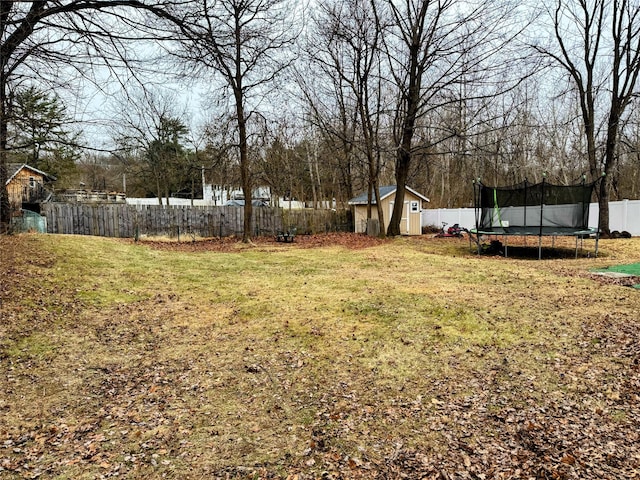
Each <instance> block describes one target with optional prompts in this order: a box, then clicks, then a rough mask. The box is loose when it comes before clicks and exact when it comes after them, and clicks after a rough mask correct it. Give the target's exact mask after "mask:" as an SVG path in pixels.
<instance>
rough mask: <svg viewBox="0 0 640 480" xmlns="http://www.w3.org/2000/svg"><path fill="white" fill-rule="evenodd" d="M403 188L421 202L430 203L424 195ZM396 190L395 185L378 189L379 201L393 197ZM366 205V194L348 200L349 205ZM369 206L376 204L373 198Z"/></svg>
mask: <svg viewBox="0 0 640 480" xmlns="http://www.w3.org/2000/svg"><path fill="white" fill-rule="evenodd" d="M404 188H406V189H407V190H408V191H409V192H411V193H413V194H414V195H415V196H416V197H418V198H420V199H421V200H422V201H424V202H429V201H430V200H429V199H428V198H427V197H425V196H424V195H421V194H419V193H418V192H416V191H415V190H414V189H412V188H409V187H406V186H405V187H404ZM397 189H398V187H397V186H396V185H386V186H384V187H380V200H384V199H385V198H387V197H389V196H390V195H393V194H394V193H396V190H397ZM367 203H368V201H367V192H364V193H361V194H360V195H358V196H357V197H355V198H352V199H351V200H349V205H366V204H367ZM371 204H372V205H375V204H376V199H375V196H374V197H373V198H372V199H371Z"/></svg>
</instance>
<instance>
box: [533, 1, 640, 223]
mask: <svg viewBox="0 0 640 480" xmlns="http://www.w3.org/2000/svg"><path fill="white" fill-rule="evenodd" d="M547 13H548V16H547V18H548V19H549V20H550V28H551V29H552V40H551V41H550V42H549V44H542V43H536V44H534V48H535V49H536V50H537V51H538V52H539V53H541V54H542V55H544V56H546V57H547V58H549V59H550V60H551V61H552V62H553V64H554V65H555V66H558V67H559V68H561V69H562V70H563V71H564V72H565V73H566V75H567V77H568V79H569V82H570V85H571V87H572V90H573V91H574V92H575V95H576V97H577V101H578V104H579V107H580V113H581V117H582V123H583V125H582V128H583V134H584V138H585V140H586V144H587V152H586V154H587V157H588V160H589V169H590V173H591V176H592V177H595V178H597V177H598V176H599V175H604V178H603V179H602V182H601V184H600V188H599V195H598V201H599V206H600V208H599V218H598V226H599V228H600V229H601V230H602V231H603V232H605V233H608V232H609V198H610V185H611V182H612V174H613V173H614V171H615V168H616V165H617V161H618V151H617V149H618V138H619V135H620V129H621V127H622V124H623V121H624V116H625V113H626V111H627V109H628V107H629V105H630V104H631V101H632V100H633V98H634V97H635V96H636V94H637V92H636V87H637V82H638V75H639V74H640V4H639V3H638V2H637V1H633V0H631V1H630V0H613V1H607V0H557V1H555V2H553V3H552V4H550V5H549V6H548V7H547Z"/></svg>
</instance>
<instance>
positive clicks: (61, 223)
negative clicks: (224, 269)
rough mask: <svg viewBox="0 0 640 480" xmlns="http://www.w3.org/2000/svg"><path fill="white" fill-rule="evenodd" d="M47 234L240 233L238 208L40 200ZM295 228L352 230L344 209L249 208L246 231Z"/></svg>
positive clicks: (265, 232)
mask: <svg viewBox="0 0 640 480" xmlns="http://www.w3.org/2000/svg"><path fill="white" fill-rule="evenodd" d="M41 212H42V215H44V216H45V217H46V218H47V232H48V233H63V234H76V235H96V236H101V237H122V238H135V237H138V236H140V235H148V236H170V237H179V236H181V235H184V236H187V235H196V236H200V237H228V236H234V235H235V236H240V235H242V233H243V230H244V228H243V225H244V208H243V207H214V206H209V207H198V206H194V207H192V206H166V205H127V204H83V203H57V202H55V203H44V204H42V208H41ZM289 228H296V229H297V232H298V234H311V233H321V232H328V231H353V225H352V220H351V212H350V211H348V210H338V211H336V210H286V209H282V208H271V207H255V208H254V209H253V223H252V234H253V235H256V236H260V235H275V233H276V232H277V231H279V230H283V229H289Z"/></svg>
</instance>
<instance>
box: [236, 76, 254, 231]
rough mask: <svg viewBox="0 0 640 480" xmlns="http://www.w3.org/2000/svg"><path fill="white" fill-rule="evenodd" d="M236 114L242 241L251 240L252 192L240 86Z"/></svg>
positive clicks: (245, 121)
mask: <svg viewBox="0 0 640 480" xmlns="http://www.w3.org/2000/svg"><path fill="white" fill-rule="evenodd" d="M235 101H236V115H237V116H238V137H239V141H240V142H239V143H240V181H241V183H242V193H243V194H244V224H243V231H242V241H243V242H244V243H249V242H250V241H251V219H252V217H253V203H252V200H253V198H252V197H253V194H252V186H251V168H250V165H249V149H248V145H247V119H246V118H245V116H244V105H243V96H242V90H241V88H238V89H236V91H235Z"/></svg>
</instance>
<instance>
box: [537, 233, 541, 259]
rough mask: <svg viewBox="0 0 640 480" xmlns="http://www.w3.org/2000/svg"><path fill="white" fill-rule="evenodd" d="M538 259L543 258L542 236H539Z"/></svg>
mask: <svg viewBox="0 0 640 480" xmlns="http://www.w3.org/2000/svg"><path fill="white" fill-rule="evenodd" d="M538 260H542V237H538Z"/></svg>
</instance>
